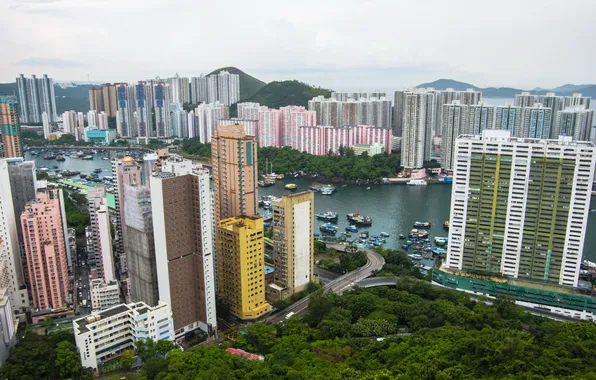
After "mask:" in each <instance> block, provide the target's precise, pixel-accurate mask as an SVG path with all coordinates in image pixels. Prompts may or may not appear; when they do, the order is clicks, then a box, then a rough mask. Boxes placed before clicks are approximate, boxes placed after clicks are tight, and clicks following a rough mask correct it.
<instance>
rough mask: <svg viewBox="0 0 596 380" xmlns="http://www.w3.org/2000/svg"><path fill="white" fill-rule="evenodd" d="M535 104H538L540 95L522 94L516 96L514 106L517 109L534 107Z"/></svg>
mask: <svg viewBox="0 0 596 380" xmlns="http://www.w3.org/2000/svg"><path fill="white" fill-rule="evenodd" d="M534 103H538V95H533V94H530V93H529V92H522V93H521V94H515V100H514V102H513V105H514V106H516V107H532V106H533V105H534Z"/></svg>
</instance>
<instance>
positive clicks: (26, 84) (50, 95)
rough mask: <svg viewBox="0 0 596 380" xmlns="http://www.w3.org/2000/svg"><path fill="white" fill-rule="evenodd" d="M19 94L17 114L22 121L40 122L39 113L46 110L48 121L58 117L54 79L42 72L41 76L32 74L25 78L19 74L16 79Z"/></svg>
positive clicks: (53, 120)
mask: <svg viewBox="0 0 596 380" xmlns="http://www.w3.org/2000/svg"><path fill="white" fill-rule="evenodd" d="M16 82H17V89H18V94H19V95H18V96H19V116H20V119H21V122H22V123H41V121H42V120H41V114H42V113H43V112H46V113H47V114H48V116H49V118H50V122H52V123H53V122H55V121H56V120H57V118H58V114H57V112H56V97H55V95H54V80H53V79H52V78H48V76H47V74H43V77H42V78H37V77H36V76H35V75H32V76H31V78H25V76H24V75H23V74H20V75H19V77H18V78H17V79H16Z"/></svg>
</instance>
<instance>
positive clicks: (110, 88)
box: [89, 83, 118, 116]
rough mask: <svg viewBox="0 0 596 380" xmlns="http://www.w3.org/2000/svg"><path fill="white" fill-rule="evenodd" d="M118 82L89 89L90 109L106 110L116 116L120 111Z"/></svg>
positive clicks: (108, 113) (108, 114)
mask: <svg viewBox="0 0 596 380" xmlns="http://www.w3.org/2000/svg"><path fill="white" fill-rule="evenodd" d="M116 87H117V86H116V84H109V83H106V84H103V85H101V86H99V87H91V88H90V89H89V109H90V110H93V111H97V112H102V111H103V112H105V113H106V115H107V116H116V112H117V111H118V93H117V88H116Z"/></svg>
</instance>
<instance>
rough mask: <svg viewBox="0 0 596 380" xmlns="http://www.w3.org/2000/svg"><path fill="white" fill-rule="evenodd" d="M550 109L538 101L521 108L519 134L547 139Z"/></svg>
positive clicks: (548, 136) (550, 118)
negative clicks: (521, 115) (521, 116)
mask: <svg viewBox="0 0 596 380" xmlns="http://www.w3.org/2000/svg"><path fill="white" fill-rule="evenodd" d="M552 112H553V111H552V109H551V108H550V107H544V106H543V105H542V104H540V103H534V104H533V105H531V106H528V107H525V108H524V109H523V118H522V124H521V136H520V137H529V138H536V139H548V138H550V136H551V131H550V129H551V121H552V119H553V118H552Z"/></svg>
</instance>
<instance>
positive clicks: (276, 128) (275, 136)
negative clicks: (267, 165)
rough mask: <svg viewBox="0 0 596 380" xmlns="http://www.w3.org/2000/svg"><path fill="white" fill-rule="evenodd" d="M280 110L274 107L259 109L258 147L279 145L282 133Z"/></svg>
mask: <svg viewBox="0 0 596 380" xmlns="http://www.w3.org/2000/svg"><path fill="white" fill-rule="evenodd" d="M282 117H283V115H282V112H281V111H280V110H276V109H267V108H266V107H265V109H264V110H260V111H259V113H258V119H259V124H258V127H257V129H258V131H257V136H258V142H259V146H260V147H266V146H276V147H279V146H280V140H281V135H282V129H281V127H282Z"/></svg>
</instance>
